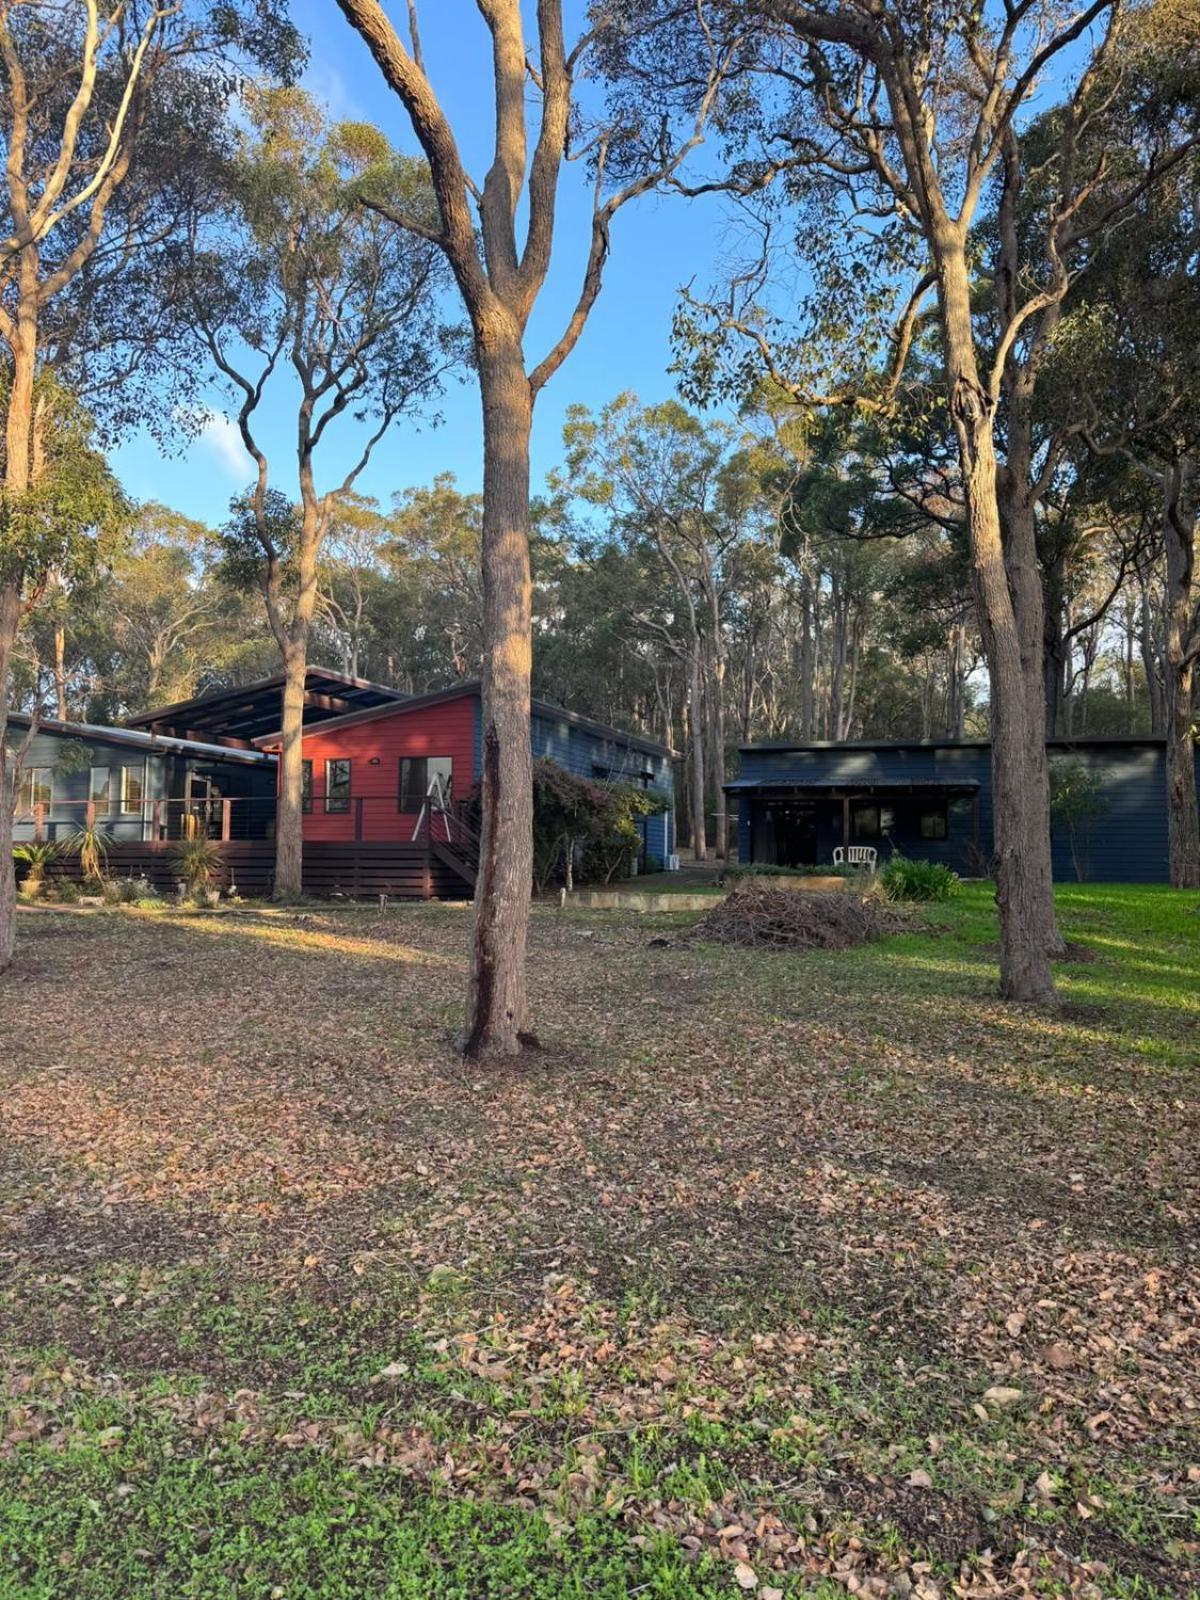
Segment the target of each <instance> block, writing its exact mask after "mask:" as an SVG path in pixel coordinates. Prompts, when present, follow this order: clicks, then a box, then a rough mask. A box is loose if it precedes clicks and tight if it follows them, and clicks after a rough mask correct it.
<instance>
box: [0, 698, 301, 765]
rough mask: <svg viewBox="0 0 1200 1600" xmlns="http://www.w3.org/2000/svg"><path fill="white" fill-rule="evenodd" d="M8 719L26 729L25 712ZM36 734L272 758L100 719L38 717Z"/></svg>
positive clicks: (241, 758)
mask: <svg viewBox="0 0 1200 1600" xmlns="http://www.w3.org/2000/svg"><path fill="white" fill-rule="evenodd" d="M8 720H9V722H12V723H16V724H17V725H18V726H20V727H23V728H27V727H28V726H29V722H30V717H29V713H28V712H27V711H10V712H9V714H8ZM38 732H39V733H60V734H63V735H64V736H66V737H67V738H72V739H86V740H88V741H89V742H90V743H92V744H119V745H126V746H129V747H131V748H133V749H136V750H145V751H146V753H147V754H148V755H150V754H153V753H154V752H155V751H162V752H165V753H174V754H176V755H189V756H204V757H206V758H207V759H214V760H215V759H219V760H221V761H235V762H240V763H241V764H242V765H243V766H252V767H261V766H264V765H267V766H269V765H271V764H272V763H273V762H274V760H275V757H274V756H273V755H269V754H268V753H267V752H266V751H264V750H240V749H238V748H237V747H236V746H232V745H227V744H206V743H205V742H204V741H203V740H200V739H180V738H176V737H175V736H174V735H172V734H162V733H145V732H143V731H142V729H140V728H112V727H109V726H108V725H107V724H105V723H102V722H62V721H60V720H59V719H58V718H57V717H39V718H38Z"/></svg>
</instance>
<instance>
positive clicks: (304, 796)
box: [300, 761, 312, 811]
mask: <svg viewBox="0 0 1200 1600" xmlns="http://www.w3.org/2000/svg"><path fill="white" fill-rule="evenodd" d="M300 809H301V811H311V810H312V762H311V761H302V762H301V763H300Z"/></svg>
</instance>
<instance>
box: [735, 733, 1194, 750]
mask: <svg viewBox="0 0 1200 1600" xmlns="http://www.w3.org/2000/svg"><path fill="white" fill-rule="evenodd" d="M1163 743H1164V740H1163V736H1162V734H1160V733H1096V734H1086V733H1083V734H1071V735H1066V734H1063V735H1059V736H1056V737H1055V738H1052V739H1047V740H1046V744H1047V747H1055V746H1059V745H1061V746H1063V747H1064V748H1067V749H1075V748H1077V747H1078V746H1080V745H1139V744H1149V745H1161V744H1163ZM991 747H992V741H991V740H990V739H806V740H798V741H786V740H785V741H781V742H779V743H765V744H741V745H739V746H738V750H739V751H740V752H742V753H743V754H745V755H749V754H750V753H752V752H753V751H757V750H778V751H788V750H791V751H797V752H799V751H804V750H812V751H816V752H823V751H830V750H990V749H991Z"/></svg>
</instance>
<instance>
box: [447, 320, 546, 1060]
mask: <svg viewBox="0 0 1200 1600" xmlns="http://www.w3.org/2000/svg"><path fill="white" fill-rule="evenodd" d="M500 321H501V314H500V313H495V314H494V315H493V317H492V319H491V320H489V322H488V323H485V324H483V325H482V326H481V327H479V328H478V329H477V336H476V342H477V346H478V349H479V353H480V362H479V385H480V393H481V396H482V400H483V609H484V638H485V639H486V640H487V651H486V654H485V656H484V663H483V775H482V776H483V785H482V788H483V830H482V838H481V842H480V854H479V875H478V878H477V880H476V885H475V924H474V932H473V938H472V959H471V980H470V985H469V988H468V992H467V1019H466V1030H465V1034H464V1039H463V1050H464V1053H465V1054H466V1055H467V1056H469V1057H472V1058H483V1057H489V1058H490V1057H502V1056H512V1055H516V1054H517V1053H518V1052H519V1051H520V1049H521V1046H522V1042H523V1037H524V1036H525V1035H526V1033H527V1031H528V1003H527V999H526V992H525V938H526V932H527V929H528V925H529V896H530V889H531V885H532V882H533V788H532V784H531V782H530V771H531V766H532V752H531V745H530V720H529V719H530V675H531V662H532V639H533V609H532V583H531V579H530V570H529V434H530V426H531V423H532V409H533V399H532V394H531V392H530V387H529V380H528V379H527V378H526V376H525V367H524V361H523V357H522V352H521V339H520V334H519V331H518V330H517V328H516V327H515V325H512V326H507V327H506V326H497V325H496V324H498V323H499V322H500Z"/></svg>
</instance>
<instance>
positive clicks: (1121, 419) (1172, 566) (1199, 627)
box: [1062, 158, 1200, 889]
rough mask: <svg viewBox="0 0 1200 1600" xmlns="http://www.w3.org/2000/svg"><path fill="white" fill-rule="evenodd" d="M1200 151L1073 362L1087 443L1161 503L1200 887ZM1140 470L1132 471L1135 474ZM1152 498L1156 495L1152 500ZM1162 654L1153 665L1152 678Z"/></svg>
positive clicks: (1174, 780) (1074, 318) (1138, 491)
mask: <svg viewBox="0 0 1200 1600" xmlns="http://www.w3.org/2000/svg"><path fill="white" fill-rule="evenodd" d="M1198 215H1200V158H1198V159H1197V161H1196V162H1194V163H1193V166H1192V168H1191V169H1190V170H1188V171H1181V172H1180V174H1179V177H1178V181H1177V182H1175V183H1172V184H1170V185H1164V186H1161V187H1160V188H1158V189H1157V190H1156V191H1155V192H1154V193H1153V194H1152V195H1148V196H1147V198H1146V202H1145V204H1144V206H1142V207H1141V208H1140V209H1139V213H1138V215H1137V218H1136V225H1134V226H1131V227H1129V228H1128V229H1126V230H1122V232H1121V233H1120V234H1119V235H1116V236H1114V237H1113V238H1112V239H1111V240H1109V241H1108V243H1107V246H1106V249H1105V250H1104V252H1103V254H1102V256H1101V258H1100V259H1099V260H1098V261H1097V262H1096V263H1095V266H1094V269H1093V272H1092V273H1091V275H1090V276H1089V279H1088V281H1087V283H1086V286H1085V287H1084V288H1083V290H1082V292H1081V293H1080V295H1079V296H1078V299H1077V300H1076V302H1075V303H1074V305H1073V306H1072V308H1071V311H1070V314H1069V316H1068V319H1067V325H1066V328H1065V330H1064V338H1063V340H1062V360H1063V362H1064V365H1068V364H1069V370H1070V371H1071V372H1072V373H1073V374H1074V378H1075V381H1076V382H1078V383H1079V384H1080V385H1081V386H1083V388H1084V390H1085V392H1086V393H1087V395H1088V397H1089V404H1090V406H1091V408H1092V422H1091V426H1090V427H1089V429H1088V435H1087V437H1088V442H1089V444H1090V445H1091V447H1092V448H1093V450H1094V451H1095V452H1096V454H1097V455H1098V456H1100V457H1101V458H1102V459H1105V460H1108V461H1109V462H1113V463H1117V464H1119V465H1120V466H1121V467H1122V468H1123V469H1124V473H1123V479H1124V481H1123V482H1122V478H1121V477H1118V479H1117V482H1116V483H1114V484H1112V485H1110V488H1109V491H1108V492H1109V496H1110V498H1111V499H1112V500H1114V501H1115V502H1116V504H1117V507H1118V511H1119V508H1120V506H1121V502H1122V499H1123V500H1124V503H1125V505H1126V506H1127V507H1129V508H1130V510H1129V515H1130V516H1131V518H1132V519H1134V520H1136V519H1138V518H1139V516H1142V515H1145V513H1146V511H1149V512H1150V515H1151V517H1152V518H1153V525H1154V531H1155V535H1156V538H1155V544H1156V547H1157V551H1158V552H1159V560H1158V561H1157V563H1155V564H1154V565H1153V566H1151V567H1147V565H1146V564H1145V563H1144V562H1135V563H1133V564H1134V565H1136V566H1137V568H1138V570H1139V571H1140V572H1141V573H1142V574H1143V575H1145V576H1146V577H1147V578H1150V580H1151V581H1153V577H1152V576H1151V575H1152V574H1156V576H1157V588H1158V593H1157V596H1156V603H1155V607H1154V609H1155V611H1156V612H1157V614H1158V616H1159V618H1160V625H1161V634H1162V638H1161V678H1162V686H1163V701H1164V705H1163V724H1164V730H1165V734H1166V772H1167V819H1168V853H1169V863H1170V876H1171V882H1172V883H1173V884H1176V885H1177V886H1178V887H1180V888H1193V889H1194V888H1200V811H1198V808H1197V793H1196V765H1195V763H1196V746H1197V712H1196V683H1197V678H1198V676H1200V674H1198V672H1197V663H1198V662H1200V534H1198V518H1200V372H1198V371H1197V365H1196V349H1197V342H1198V341H1200V279H1198V278H1197V274H1196V269H1195V262H1196V251H1197V247H1198V246H1200V226H1198V224H1197V217H1198ZM1131 478H1132V480H1133V481H1132V482H1130V481H1129V480H1130V479H1131ZM1147 499H1149V505H1147ZM1153 665H1154V664H1153V661H1152V660H1148V661H1147V677H1148V680H1149V681H1150V682H1151V683H1153V678H1154V672H1153Z"/></svg>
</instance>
